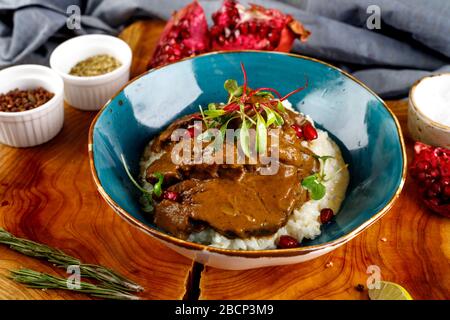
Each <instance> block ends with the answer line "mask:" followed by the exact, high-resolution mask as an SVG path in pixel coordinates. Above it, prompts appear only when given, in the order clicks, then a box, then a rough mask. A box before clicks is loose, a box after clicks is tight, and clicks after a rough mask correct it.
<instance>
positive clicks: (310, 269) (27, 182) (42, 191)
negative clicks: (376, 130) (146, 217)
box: [0, 21, 450, 299]
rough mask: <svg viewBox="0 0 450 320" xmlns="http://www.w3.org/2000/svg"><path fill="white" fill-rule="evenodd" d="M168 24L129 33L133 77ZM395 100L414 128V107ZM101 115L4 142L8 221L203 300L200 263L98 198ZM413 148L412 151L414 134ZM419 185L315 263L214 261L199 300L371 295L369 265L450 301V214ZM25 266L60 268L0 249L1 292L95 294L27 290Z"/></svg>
mask: <svg viewBox="0 0 450 320" xmlns="http://www.w3.org/2000/svg"><path fill="white" fill-rule="evenodd" d="M163 25H164V23H163V22H161V21H140V22H136V23H134V24H132V25H131V26H130V27H128V28H127V29H125V30H124V31H123V32H122V33H121V35H120V37H121V38H122V39H124V40H125V41H127V42H128V43H129V44H130V46H131V48H132V50H133V54H134V58H133V59H134V60H133V64H132V75H133V76H136V75H139V74H141V73H142V72H144V71H145V69H146V65H147V62H148V59H149V57H150V56H151V52H152V51H153V49H154V47H155V44H156V41H157V39H158V37H159V35H160V32H161V30H162V28H163ZM388 104H389V106H390V107H391V109H392V110H393V111H394V112H395V114H396V115H397V116H398V118H399V119H400V121H401V124H402V127H403V128H404V132H405V133H406V132H407V130H406V125H405V124H406V103H405V102H404V101H390V102H389V103H388ZM94 115H95V114H94V113H88V112H81V111H77V110H75V109H73V108H70V107H66V118H65V125H64V129H63V131H62V132H61V133H60V134H59V135H58V136H57V137H56V138H55V139H54V140H52V141H51V142H49V143H47V144H45V145H42V146H39V147H35V148H28V149H13V148H9V147H5V146H0V164H1V165H0V226H2V227H5V228H6V229H8V230H10V231H12V232H14V233H15V234H17V235H19V236H23V237H27V238H30V239H33V240H37V241H41V242H44V243H46V244H49V245H52V246H55V247H58V248H61V249H63V250H65V251H67V252H68V253H70V254H73V255H74V256H76V257H79V258H81V259H82V260H84V261H86V262H92V263H100V264H103V265H106V266H108V267H111V268H114V269H115V270H117V271H119V272H122V273H124V274H125V275H127V276H129V277H130V278H131V279H134V280H136V281H137V282H139V283H140V284H142V285H143V286H144V287H145V288H146V289H147V290H146V292H145V293H144V294H143V295H142V297H143V298H148V299H181V298H183V297H187V296H191V295H193V296H194V298H195V292H196V291H197V290H198V288H197V287H195V286H196V282H195V281H190V279H191V278H192V277H191V274H192V270H193V262H192V261H189V260H188V259H185V258H183V257H181V256H179V255H178V254H176V253H174V252H172V251H170V250H169V249H167V248H165V247H163V246H162V245H160V244H158V243H157V242H156V241H153V240H152V239H151V238H150V237H149V236H147V235H145V234H143V233H142V232H140V231H138V230H135V229H134V228H133V227H131V226H129V225H128V224H127V223H126V222H124V221H122V220H121V219H120V218H119V217H118V216H117V215H116V214H115V213H114V212H113V211H112V210H111V209H110V208H109V207H108V206H107V204H106V203H105V202H104V201H103V200H102V199H101V198H100V196H99V195H98V193H97V191H96V189H95V186H94V184H93V182H92V178H91V175H90V171H89V164H88V158H87V148H86V143H87V132H88V127H89V123H90V121H91V120H92V118H93V117H94ZM407 146H408V148H407V151H408V156H409V157H411V152H412V141H410V140H409V139H408V137H407ZM416 191H417V190H416V187H415V184H414V183H413V181H411V179H409V178H408V179H407V182H406V185H405V189H404V192H403V193H402V195H401V197H400V199H399V200H398V201H397V203H396V204H395V206H394V208H393V209H391V211H390V212H389V213H388V214H387V215H386V216H385V217H384V218H382V219H381V220H380V221H379V222H377V223H376V224H374V225H373V226H372V227H370V228H369V229H368V230H367V231H366V232H364V233H362V234H361V235H360V236H358V237H357V238H355V239H354V240H352V241H350V242H349V243H348V244H346V245H344V246H343V247H341V248H339V249H337V250H335V251H334V252H332V253H330V254H328V255H326V256H324V257H321V258H318V259H315V260H313V261H310V262H306V263H303V264H297V265H292V266H282V267H269V268H262V269H255V270H249V271H225V270H218V269H214V268H208V267H207V268H205V269H204V270H203V271H201V269H200V270H198V271H195V272H194V273H199V274H197V275H194V278H195V277H200V290H201V291H200V299H367V298H368V297H367V293H366V292H359V291H357V290H355V288H354V287H355V286H356V285H357V284H364V285H365V283H366V280H367V277H368V275H367V274H366V270H367V267H368V266H370V265H376V266H378V267H379V268H380V270H381V277H382V279H384V280H390V281H394V282H397V283H400V284H401V285H403V286H404V287H405V288H406V289H407V290H408V291H409V292H410V293H411V294H412V296H413V297H414V298H415V299H450V273H449V271H450V262H449V261H450V220H448V219H444V218H441V217H438V216H436V215H434V214H432V213H430V212H429V211H427V210H426V209H425V208H424V207H423V205H422V204H421V203H420V201H419V200H418V199H417V197H416V194H417V193H416ZM18 267H29V268H34V269H37V270H42V271H47V272H52V270H54V269H53V268H52V267H51V266H49V265H48V264H45V263H41V262H39V261H36V260H34V259H31V258H27V257H23V256H21V255H19V254H17V253H15V252H13V251H11V250H9V249H7V248H5V247H3V246H0V298H2V299H81V298H82V299H85V298H86V297H85V296H82V295H78V294H73V293H67V292H63V291H51V290H47V291H40V290H31V289H25V288H24V287H23V286H22V285H19V284H15V283H14V282H12V281H10V280H9V279H7V277H6V276H7V274H8V271H7V270H8V269H13V268H18ZM194 269H195V270H197V268H194ZM54 272H55V271H54ZM58 272H59V273H60V274H61V275H63V273H61V271H58Z"/></svg>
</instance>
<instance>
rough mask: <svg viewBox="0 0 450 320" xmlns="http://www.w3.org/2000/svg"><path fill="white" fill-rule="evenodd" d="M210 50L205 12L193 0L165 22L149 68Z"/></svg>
mask: <svg viewBox="0 0 450 320" xmlns="http://www.w3.org/2000/svg"><path fill="white" fill-rule="evenodd" d="M209 50H210V38H209V31H208V24H207V22H206V16H205V12H204V11H203V8H202V7H201V6H200V4H199V3H198V2H197V1H194V2H192V3H190V4H189V5H187V6H186V7H184V8H183V9H181V10H179V11H178V12H175V13H174V14H173V15H172V17H171V18H170V20H169V21H168V22H167V24H166V26H165V27H164V30H163V32H162V34H161V38H160V39H159V42H158V44H157V46H156V49H155V52H154V54H153V58H152V59H151V61H150V63H149V68H154V67H158V66H161V65H165V64H168V63H171V62H175V61H178V60H180V59H183V58H186V57H190V56H193V55H197V54H200V53H203V52H206V51H209Z"/></svg>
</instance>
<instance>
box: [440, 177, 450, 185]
mask: <svg viewBox="0 0 450 320" xmlns="http://www.w3.org/2000/svg"><path fill="white" fill-rule="evenodd" d="M441 186H442V187H446V186H450V177H443V178H442V179H441Z"/></svg>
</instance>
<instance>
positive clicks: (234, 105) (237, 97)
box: [200, 63, 308, 157]
mask: <svg viewBox="0 0 450 320" xmlns="http://www.w3.org/2000/svg"><path fill="white" fill-rule="evenodd" d="M241 68H242V73H243V75H244V83H243V84H242V85H241V86H239V84H238V82H237V81H236V80H234V79H228V80H226V81H225V83H224V88H225V90H226V91H227V92H228V102H227V103H226V104H219V103H210V104H209V105H208V109H207V110H203V109H202V108H200V114H201V118H202V120H203V122H204V123H205V126H206V128H207V129H209V128H218V129H219V128H220V132H221V135H222V139H221V141H223V138H224V135H225V131H226V129H227V127H228V124H229V123H230V121H231V120H234V119H238V120H240V123H239V130H240V132H239V141H240V147H241V149H242V151H243V152H244V154H245V155H246V156H247V157H250V155H251V153H252V151H257V152H259V153H260V154H262V153H264V152H265V151H266V149H267V132H268V130H267V129H268V128H269V127H270V126H277V127H278V126H282V125H283V123H284V119H283V117H282V113H284V112H286V110H285V108H284V106H283V104H282V102H283V101H284V100H286V99H287V98H288V97H289V96H291V95H292V94H294V93H297V92H299V91H301V90H303V89H305V88H306V87H307V85H308V82H306V85H305V86H304V87H301V88H298V89H296V90H294V91H292V92H290V93H288V94H287V95H285V96H284V97H282V96H281V94H280V93H279V92H278V91H277V90H275V89H272V88H258V89H254V90H252V89H250V88H248V85H247V73H246V71H245V68H244V65H243V64H242V63H241ZM254 96H257V97H259V98H260V99H258V101H257V102H256V101H255V99H254V98H253V99H252V97H254ZM252 128H255V130H256V137H255V143H254V145H251V144H250V132H249V131H250V129H252ZM205 138H210V137H209V136H208V137H206V136H205V135H201V140H202V141H204V139H205ZM221 141H219V142H221Z"/></svg>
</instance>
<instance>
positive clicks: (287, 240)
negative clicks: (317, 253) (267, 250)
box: [277, 236, 298, 249]
mask: <svg viewBox="0 0 450 320" xmlns="http://www.w3.org/2000/svg"><path fill="white" fill-rule="evenodd" d="M277 247H278V249H290V248H297V247H298V241H297V239H295V238H293V237H291V236H281V237H280V239H279V240H278V245H277Z"/></svg>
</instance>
